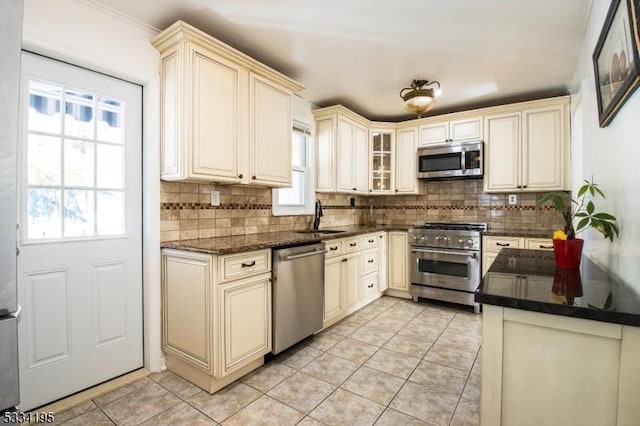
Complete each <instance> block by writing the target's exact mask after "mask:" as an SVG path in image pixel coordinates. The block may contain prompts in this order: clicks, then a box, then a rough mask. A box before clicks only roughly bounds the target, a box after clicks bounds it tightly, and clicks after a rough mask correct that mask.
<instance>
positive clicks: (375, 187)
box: [369, 129, 395, 194]
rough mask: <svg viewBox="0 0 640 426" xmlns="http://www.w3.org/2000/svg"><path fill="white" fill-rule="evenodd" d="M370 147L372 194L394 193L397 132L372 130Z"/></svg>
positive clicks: (370, 187)
mask: <svg viewBox="0 0 640 426" xmlns="http://www.w3.org/2000/svg"><path fill="white" fill-rule="evenodd" d="M370 134H371V140H370V149H369V158H370V161H369V169H370V171H371V172H370V180H369V192H370V193H372V194H392V193H393V192H394V187H395V185H394V181H395V176H394V171H395V170H394V169H395V167H394V161H393V160H394V147H395V132H394V131H393V130H378V129H372V130H371V131H370Z"/></svg>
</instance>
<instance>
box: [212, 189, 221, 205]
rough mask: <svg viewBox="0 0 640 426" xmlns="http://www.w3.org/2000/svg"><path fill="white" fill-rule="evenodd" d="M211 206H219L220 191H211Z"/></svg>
mask: <svg viewBox="0 0 640 426" xmlns="http://www.w3.org/2000/svg"><path fill="white" fill-rule="evenodd" d="M211 205H212V206H219V205H220V191H211Z"/></svg>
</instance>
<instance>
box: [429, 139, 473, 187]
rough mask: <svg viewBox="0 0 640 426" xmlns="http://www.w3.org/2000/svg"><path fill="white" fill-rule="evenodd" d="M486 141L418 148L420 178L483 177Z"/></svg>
mask: <svg viewBox="0 0 640 426" xmlns="http://www.w3.org/2000/svg"><path fill="white" fill-rule="evenodd" d="M483 151H484V143H483V142H482V141H474V142H458V143H455V142H454V143H446V144H437V145H430V146H425V147H423V148H418V168H417V170H418V178H420V179H445V178H481V177H482V175H483V172H484V167H483Z"/></svg>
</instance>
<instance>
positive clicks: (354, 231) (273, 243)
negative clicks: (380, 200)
mask: <svg viewBox="0 0 640 426" xmlns="http://www.w3.org/2000/svg"><path fill="white" fill-rule="evenodd" d="M323 229H329V230H332V231H340V232H337V233H333V234H312V233H301V232H296V231H286V232H268V233H267V232H265V233H261V234H249V235H235V236H232V237H217V238H201V239H195V240H180V241H167V242H164V243H162V244H161V245H160V247H162V248H172V249H179V250H187V251H195V252H201V253H211V254H231V253H240V252H244V251H252V250H260V249H265V248H278V247H287V246H294V245H300V244H310V243H316V242H319V241H327V240H335V239H337V238H345V237H352V236H354V235H360V234H367V233H370V232H379V231H407V230H408V229H409V226H402V225H377V226H364V225H355V226H341V227H335V228H323Z"/></svg>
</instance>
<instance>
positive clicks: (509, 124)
mask: <svg viewBox="0 0 640 426" xmlns="http://www.w3.org/2000/svg"><path fill="white" fill-rule="evenodd" d="M518 107H519V109H516V108H518ZM509 108H513V109H512V111H507V112H504V113H500V114H494V115H488V116H485V119H484V120H485V124H484V127H485V177H484V189H485V191H486V192H506V191H509V192H511V191H551V190H567V189H568V186H569V184H568V173H569V144H570V141H569V123H568V120H569V111H568V108H569V100H568V98H567V97H563V98H557V99H551V100H547V101H540V102H535V101H532V102H527V103H523V104H515V105H510V106H509Z"/></svg>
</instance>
